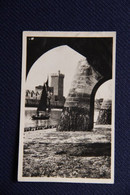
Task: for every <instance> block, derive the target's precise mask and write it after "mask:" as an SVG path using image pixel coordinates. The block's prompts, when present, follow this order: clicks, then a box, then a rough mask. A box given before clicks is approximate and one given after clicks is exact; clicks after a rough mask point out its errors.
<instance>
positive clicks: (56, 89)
mask: <svg viewBox="0 0 130 195" xmlns="http://www.w3.org/2000/svg"><path fill="white" fill-rule="evenodd" d="M51 87H53V93H54V95H55V96H57V97H59V98H61V97H63V90H64V75H63V74H61V73H60V71H58V74H52V75H51Z"/></svg>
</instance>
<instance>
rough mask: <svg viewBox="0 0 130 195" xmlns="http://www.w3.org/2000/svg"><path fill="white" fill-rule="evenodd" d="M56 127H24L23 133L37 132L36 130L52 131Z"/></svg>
mask: <svg viewBox="0 0 130 195" xmlns="http://www.w3.org/2000/svg"><path fill="white" fill-rule="evenodd" d="M56 127H57V125H47V126H45V125H44V126H37V127H25V128H24V132H27V131H38V130H44V129H53V128H56Z"/></svg>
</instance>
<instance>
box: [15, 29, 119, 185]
mask: <svg viewBox="0 0 130 195" xmlns="http://www.w3.org/2000/svg"><path fill="white" fill-rule="evenodd" d="M115 53H116V32H42V31H39V32H38V31H24V32H23V43H22V85H21V109H20V137H19V163H18V181H33V182H74V183H75V182H76V183H109V184H112V183H114V156H115V148H114V147H115V146H114V142H115V128H114V123H115Z"/></svg>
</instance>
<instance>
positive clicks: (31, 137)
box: [23, 127, 111, 178]
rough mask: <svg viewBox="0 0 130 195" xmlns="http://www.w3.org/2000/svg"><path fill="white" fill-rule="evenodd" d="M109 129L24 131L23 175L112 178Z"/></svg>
mask: <svg viewBox="0 0 130 195" xmlns="http://www.w3.org/2000/svg"><path fill="white" fill-rule="evenodd" d="M110 134H111V130H110V128H102V129H101V128H99V127H98V128H97V129H94V131H93V132H60V133H59V132H57V131H56V130H55V129H54V130H52V129H51V130H45V131H44V130H43V131H37V132H26V133H25V134H24V158H23V176H25V177H44V176H45V177H67V178H78V177H80V178H110V167H111V158H110V156H111V154H110V150H111V144H110Z"/></svg>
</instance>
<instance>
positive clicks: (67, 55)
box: [26, 45, 86, 97]
mask: <svg viewBox="0 0 130 195" xmlns="http://www.w3.org/2000/svg"><path fill="white" fill-rule="evenodd" d="M81 59H86V58H85V57H84V56H83V55H81V54H79V53H78V52H76V51H75V50H73V49H71V48H70V47H68V46H66V45H64V46H60V47H56V48H54V49H51V50H49V51H48V52H46V53H45V54H43V55H42V56H41V57H40V58H39V59H38V60H37V61H36V62H35V63H34V64H33V66H32V68H31V69H30V71H29V74H28V77H27V82H26V89H33V90H34V89H35V86H37V85H43V83H44V82H45V81H46V80H47V76H49V83H50V80H51V74H52V73H58V70H60V72H61V73H62V74H64V75H65V78H64V96H65V97H66V96H67V95H68V92H69V89H70V85H71V83H72V79H73V76H74V73H75V71H76V67H77V65H78V62H79V61H80V60H81Z"/></svg>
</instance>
